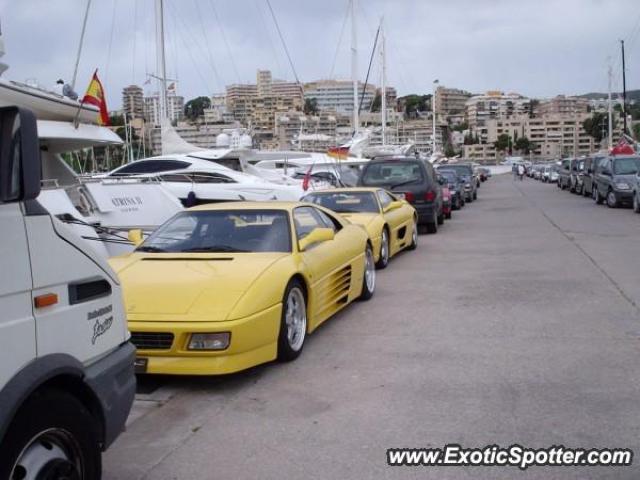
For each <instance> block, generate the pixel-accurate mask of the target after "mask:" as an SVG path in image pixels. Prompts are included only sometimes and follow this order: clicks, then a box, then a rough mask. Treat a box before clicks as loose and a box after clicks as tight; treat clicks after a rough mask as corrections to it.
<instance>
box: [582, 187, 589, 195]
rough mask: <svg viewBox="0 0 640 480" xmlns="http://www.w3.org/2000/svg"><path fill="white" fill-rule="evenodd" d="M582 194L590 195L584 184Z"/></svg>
mask: <svg viewBox="0 0 640 480" xmlns="http://www.w3.org/2000/svg"><path fill="white" fill-rule="evenodd" d="M582 196H583V197H588V196H589V192H587V189H586V188H585V186H584V185H582Z"/></svg>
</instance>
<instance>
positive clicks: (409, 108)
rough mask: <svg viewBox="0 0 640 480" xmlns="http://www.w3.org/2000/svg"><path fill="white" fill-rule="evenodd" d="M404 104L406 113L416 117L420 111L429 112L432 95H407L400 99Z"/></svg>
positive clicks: (401, 103) (400, 102) (399, 101)
mask: <svg viewBox="0 0 640 480" xmlns="http://www.w3.org/2000/svg"><path fill="white" fill-rule="evenodd" d="M398 103H399V104H400V105H403V106H404V113H405V115H406V116H407V117H408V118H415V117H417V116H418V112H428V111H429V110H430V109H431V95H415V94H411V95H406V96H404V97H400V98H399V99H398Z"/></svg>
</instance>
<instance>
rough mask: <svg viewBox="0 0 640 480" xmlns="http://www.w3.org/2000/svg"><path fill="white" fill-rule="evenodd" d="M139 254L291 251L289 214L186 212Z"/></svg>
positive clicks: (152, 237) (146, 241) (271, 211)
mask: <svg viewBox="0 0 640 480" xmlns="http://www.w3.org/2000/svg"><path fill="white" fill-rule="evenodd" d="M136 251H138V252H150V253H164V252H171V253H178V252H290V251H291V234H290V230H289V215H288V213H287V212H286V211H283V210H204V211H188V212H182V213H179V214H178V215H176V216H175V217H173V218H172V219H170V220H168V221H167V222H166V223H165V224H164V225H162V226H161V227H160V228H158V230H156V231H155V232H154V233H153V234H152V235H151V236H150V237H149V238H147V240H145V242H144V243H142V245H140V246H139V247H138V248H137V249H136Z"/></svg>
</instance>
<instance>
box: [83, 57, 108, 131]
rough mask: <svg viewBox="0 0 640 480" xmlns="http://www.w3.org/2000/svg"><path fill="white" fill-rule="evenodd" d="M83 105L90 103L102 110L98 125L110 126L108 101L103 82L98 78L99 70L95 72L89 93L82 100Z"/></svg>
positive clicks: (88, 88) (88, 89)
mask: <svg viewBox="0 0 640 480" xmlns="http://www.w3.org/2000/svg"><path fill="white" fill-rule="evenodd" d="M82 103H89V104H91V105H95V106H96V107H98V108H99V109H100V113H99V114H98V124H100V125H110V123H109V112H108V111H107V99H106V98H105V96H104V88H102V82H100V79H99V78H98V69H96V71H95V72H93V77H92V78H91V82H89V86H88V87H87V93H85V94H84V97H83V98H82Z"/></svg>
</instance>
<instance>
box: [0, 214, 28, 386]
mask: <svg viewBox="0 0 640 480" xmlns="http://www.w3.org/2000/svg"><path fill="white" fill-rule="evenodd" d="M0 232H2V237H1V238H0V264H1V265H2V267H0V388H2V386H3V385H4V384H5V383H6V382H7V381H8V380H9V379H10V378H11V377H12V376H13V374H14V373H15V372H17V371H19V370H20V369H21V367H23V366H24V365H25V364H26V363H27V362H29V361H30V360H32V359H33V358H35V356H36V332H35V320H34V317H33V308H32V306H31V285H32V284H31V266H30V263H29V250H28V247H27V235H26V231H25V224H24V217H23V216H22V210H21V206H20V203H19V202H12V203H0Z"/></svg>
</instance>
